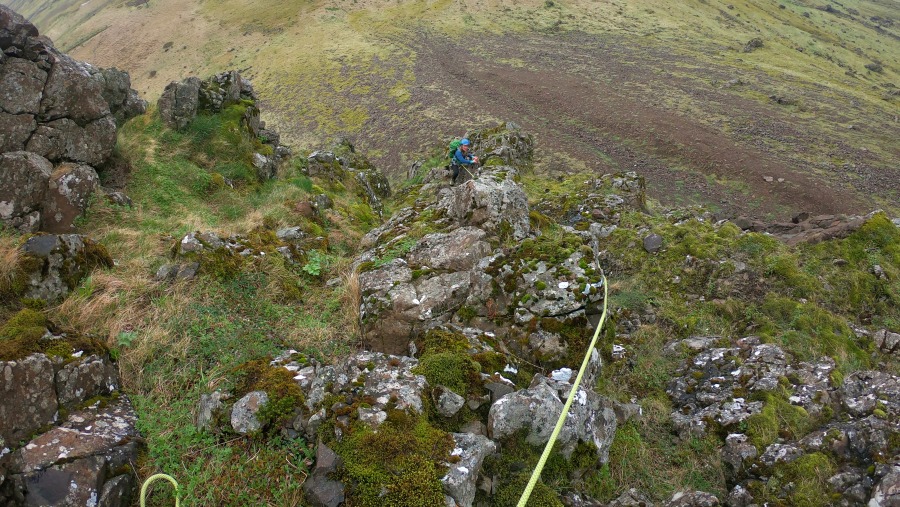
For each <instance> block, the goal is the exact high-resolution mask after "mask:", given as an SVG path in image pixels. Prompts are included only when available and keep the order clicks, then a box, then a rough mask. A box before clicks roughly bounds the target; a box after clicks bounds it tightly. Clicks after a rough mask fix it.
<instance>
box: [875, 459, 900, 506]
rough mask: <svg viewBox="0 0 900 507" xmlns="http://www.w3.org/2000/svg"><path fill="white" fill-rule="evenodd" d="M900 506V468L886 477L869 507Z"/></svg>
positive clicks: (876, 490)
mask: <svg viewBox="0 0 900 507" xmlns="http://www.w3.org/2000/svg"><path fill="white" fill-rule="evenodd" d="M898 505H900V466H895V467H894V471H892V472H891V473H889V474H887V475H885V476H884V477H883V478H882V479H881V481H880V482H879V483H878V485H877V486H876V487H875V491H873V492H872V498H871V499H870V500H869V503H868V507H897V506H898Z"/></svg>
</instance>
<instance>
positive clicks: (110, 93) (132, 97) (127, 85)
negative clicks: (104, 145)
mask: <svg viewBox="0 0 900 507" xmlns="http://www.w3.org/2000/svg"><path fill="white" fill-rule="evenodd" d="M90 72H91V75H92V76H93V78H94V79H95V80H97V81H98V82H100V86H101V88H102V90H103V92H102V93H103V98H104V100H106V103H107V104H109V109H110V112H111V113H112V115H113V117H114V118H115V120H116V125H118V126H121V125H122V124H124V123H125V122H126V121H128V120H129V119H131V118H134V117H135V116H138V115H142V114H144V113H145V112H146V111H147V101H146V100H143V99H141V98H140V97H139V96H138V93H137V92H136V91H135V90H133V89H132V88H131V76H129V75H128V73H127V72H125V71H122V70H119V69H117V68H115V67H112V68H108V69H91V70H90Z"/></svg>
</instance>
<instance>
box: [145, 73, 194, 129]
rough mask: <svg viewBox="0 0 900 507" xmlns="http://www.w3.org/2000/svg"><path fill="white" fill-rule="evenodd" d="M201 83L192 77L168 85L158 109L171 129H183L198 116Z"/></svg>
mask: <svg viewBox="0 0 900 507" xmlns="http://www.w3.org/2000/svg"><path fill="white" fill-rule="evenodd" d="M200 83H201V82H200V78H198V77H193V76H191V77H188V78H185V79H184V80H182V81H181V82H176V81H172V82H171V83H169V84H168V85H166V88H165V89H164V90H163V93H162V95H160V97H159V100H158V101H157V102H156V107H157V109H158V110H159V117H160V118H162V120H163V122H164V123H165V124H166V125H168V126H169V128H173V129H176V130H180V129H183V128H185V127H187V126H188V124H189V123H190V122H191V120H193V119H194V117H195V116H197V102H198V96H199V93H200Z"/></svg>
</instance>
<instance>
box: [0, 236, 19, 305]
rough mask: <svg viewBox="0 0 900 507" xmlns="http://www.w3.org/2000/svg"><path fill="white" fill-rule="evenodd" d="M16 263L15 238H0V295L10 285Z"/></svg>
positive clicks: (17, 257)
mask: <svg viewBox="0 0 900 507" xmlns="http://www.w3.org/2000/svg"><path fill="white" fill-rule="evenodd" d="M18 263H19V249H18V248H17V247H16V241H15V238H13V237H7V236H0V293H2V292H4V290H5V288H8V287H9V286H10V285H11V284H12V282H13V279H14V278H15V276H16V266H17V265H18Z"/></svg>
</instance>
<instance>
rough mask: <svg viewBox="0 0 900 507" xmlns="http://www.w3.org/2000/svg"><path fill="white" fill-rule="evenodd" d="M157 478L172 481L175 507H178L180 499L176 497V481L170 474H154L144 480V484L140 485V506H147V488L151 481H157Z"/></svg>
mask: <svg viewBox="0 0 900 507" xmlns="http://www.w3.org/2000/svg"><path fill="white" fill-rule="evenodd" d="M159 479H165V480H167V481H169V482H171V483H172V486H173V487H174V488H175V507H180V503H181V502H180V501H179V498H178V481H176V480H175V479H174V478H173V477H172V476H171V475H166V474H156V475H151V476H150V477H148V478H147V480H146V481H144V485H143V486H141V507H147V488H149V487H150V485H151V484H153V482H155V481H158V480H159Z"/></svg>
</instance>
